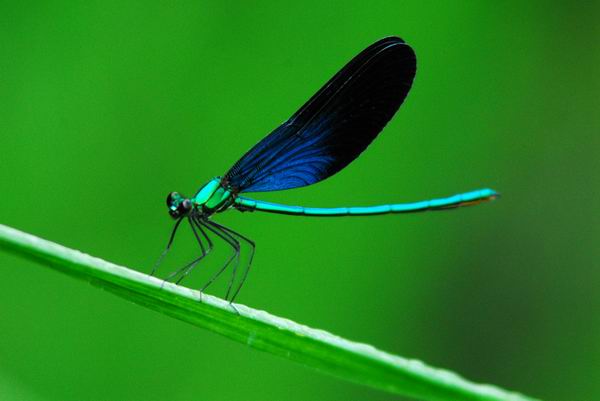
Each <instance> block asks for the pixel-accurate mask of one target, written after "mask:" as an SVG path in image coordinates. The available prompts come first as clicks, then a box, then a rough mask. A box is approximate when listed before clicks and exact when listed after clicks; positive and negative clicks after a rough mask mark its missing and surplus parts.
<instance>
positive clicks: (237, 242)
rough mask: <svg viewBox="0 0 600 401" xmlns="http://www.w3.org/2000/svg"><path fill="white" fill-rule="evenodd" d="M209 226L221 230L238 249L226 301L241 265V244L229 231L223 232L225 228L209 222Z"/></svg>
mask: <svg viewBox="0 0 600 401" xmlns="http://www.w3.org/2000/svg"><path fill="white" fill-rule="evenodd" d="M206 223H207V224H208V225H211V226H212V227H213V228H216V229H220V231H221V233H222V234H223V235H225V236H226V237H227V238H229V240H230V241H232V242H234V243H235V244H236V246H237V248H238V258H237V260H236V263H235V264H234V265H233V269H232V270H231V278H230V279H229V284H227V292H226V293H225V300H228V299H229V294H230V293H231V289H232V288H233V284H234V282H235V277H236V276H237V268H238V266H239V264H240V257H239V250H240V248H241V247H240V242H239V241H238V240H237V239H236V238H235V237H234V236H232V235H231V234H229V233H228V232H227V231H228V230H223V228H222V227H223V226H221V225H219V224H217V223H214V222H212V221H207V222H206ZM231 302H232V301H231V300H230V301H229V303H231Z"/></svg>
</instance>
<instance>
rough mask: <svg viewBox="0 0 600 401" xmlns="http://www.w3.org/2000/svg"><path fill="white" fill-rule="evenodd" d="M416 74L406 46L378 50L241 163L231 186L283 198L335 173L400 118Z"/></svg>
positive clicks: (384, 44)
mask: <svg viewBox="0 0 600 401" xmlns="http://www.w3.org/2000/svg"><path fill="white" fill-rule="evenodd" d="M415 71H416V58H415V54H414V52H413V50H412V49H411V47H410V46H408V45H407V44H406V43H404V41H403V40H402V39H400V38H397V37H389V38H384V39H381V40H379V41H378V42H376V43H374V44H372V45H371V46H369V47H367V48H366V49H365V50H363V51H362V52H361V53H360V54H359V55H357V56H356V57H354V58H353V59H352V60H351V61H350V62H349V63H348V64H347V65H346V66H345V67H344V68H342V69H341V70H340V71H339V72H338V73H337V74H336V75H335V76H334V77H333V78H331V79H330V80H329V82H327V83H326V84H325V86H323V87H322V88H321V89H320V90H319V91H318V92H317V93H316V94H315V95H314V96H313V97H312V98H310V100H309V101H308V102H307V103H306V104H305V105H304V106H302V108H301V109H300V110H298V111H297V112H296V114H294V115H293V116H292V117H291V118H290V119H289V120H288V121H286V122H285V123H283V124H282V125H281V126H280V127H278V128H277V129H275V130H274V131H273V132H272V133H271V134H270V135H268V136H267V137H265V138H264V139H263V140H262V141H260V142H259V143H257V144H256V145H255V146H254V147H253V148H252V149H250V150H249V151H248V152H247V153H246V154H245V155H244V156H243V157H242V158H241V159H240V160H239V161H238V162H237V163H235V165H234V166H233V167H232V168H231V169H230V170H229V171H228V172H227V174H226V175H225V177H224V178H225V182H226V183H227V184H228V185H229V186H230V187H232V188H234V190H236V191H237V192H261V191H276V190H282V189H290V188H297V187H302V186H305V185H310V184H314V183H316V182H319V181H321V180H324V179H325V178H327V177H329V176H331V175H333V174H335V173H336V172H338V171H340V170H341V169H343V168H344V167H346V166H347V165H348V164H349V163H350V162H351V161H352V160H354V159H356V157H358V155H359V154H360V153H361V152H362V151H363V150H365V149H366V148H367V146H369V144H370V143H371V142H372V141H373V139H375V137H376V136H377V134H379V132H380V131H381V130H382V129H383V127H384V126H385V125H386V124H387V122H388V121H389V120H390V119H391V118H392V116H393V115H394V113H395V112H396V111H397V110H398V108H399V107H400V105H401V104H402V102H403V101H404V98H405V97H406V95H407V94H408V91H409V90H410V87H411V84H412V81H413V78H414V76H415Z"/></svg>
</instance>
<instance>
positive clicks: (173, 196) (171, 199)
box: [167, 192, 179, 207]
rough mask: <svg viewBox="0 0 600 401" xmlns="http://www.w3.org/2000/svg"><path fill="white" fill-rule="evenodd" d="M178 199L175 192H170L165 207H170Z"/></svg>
mask: <svg viewBox="0 0 600 401" xmlns="http://www.w3.org/2000/svg"><path fill="white" fill-rule="evenodd" d="M178 197H179V194H178V193H177V192H171V193H170V194H169V195H167V206H168V207H171V205H172V204H173V202H175V199H177V198H178Z"/></svg>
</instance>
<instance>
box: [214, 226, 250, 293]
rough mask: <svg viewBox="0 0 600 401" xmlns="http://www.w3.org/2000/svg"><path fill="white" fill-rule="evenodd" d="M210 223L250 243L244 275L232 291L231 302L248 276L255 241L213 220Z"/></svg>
mask: <svg viewBox="0 0 600 401" xmlns="http://www.w3.org/2000/svg"><path fill="white" fill-rule="evenodd" d="M212 224H214V225H216V226H217V227H219V228H220V229H221V230H223V231H226V232H228V233H230V234H232V235H235V236H237V237H238V238H240V239H242V240H244V241H246V243H247V244H248V245H250V256H249V257H248V263H247V264H246V268H245V270H244V275H243V276H242V280H241V281H240V283H239V284H238V286H237V288H236V290H235V292H234V293H233V296H232V297H231V301H230V302H231V303H233V301H234V300H235V298H236V297H237V295H238V294H239V292H240V290H241V289H242V287H243V286H244V282H245V281H246V278H247V277H248V273H249V272H250V267H251V266H252V259H254V253H255V252H256V243H255V242H254V241H252V240H251V239H250V238H248V237H246V236H244V235H242V234H240V233H238V232H236V231H233V230H232V229H231V228H228V227H225V226H222V225H220V224H219V223H215V222H214V221H213V222H212Z"/></svg>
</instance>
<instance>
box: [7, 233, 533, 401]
mask: <svg viewBox="0 0 600 401" xmlns="http://www.w3.org/2000/svg"><path fill="white" fill-rule="evenodd" d="M0 247H2V248H4V249H6V250H9V251H11V252H13V253H16V254H17V255H20V256H23V257H26V258H29V259H32V260H34V261H36V262H38V263H41V264H43V265H47V266H50V267H52V268H54V269H57V270H60V271H62V272H64V273H67V274H69V275H72V276H75V277H78V278H81V279H84V280H86V281H89V282H91V283H93V284H95V285H97V286H98V287H101V288H103V289H106V290H109V291H111V292H114V293H116V294H118V295H119V296H121V297H123V298H125V299H127V300H130V301H133V302H135V303H138V304H141V305H143V306H146V307H148V308H151V309H155V310H158V311H160V312H162V313H165V314H167V315H169V316H172V317H174V318H176V319H179V320H183V321H185V322H188V323H191V324H193V325H195V326H198V327H203V328H206V329H208V330H211V331H213V332H215V333H219V334H221V335H224V336H226V337H229V338H231V339H233V340H235V341H238V342H241V343H245V344H247V345H248V346H250V347H252V348H256V349H259V350H262V351H266V352H269V353H272V354H275V355H279V356H282V357H284V358H288V359H291V360H294V361H296V362H300V363H302V364H304V365H306V366H310V367H313V368H316V369H318V370H320V371H322V372H325V373H329V374H331V375H334V376H337V377H340V378H343V379H347V380H350V381H353V382H355V383H360V384H364V385H367V386H371V387H375V388H378V389H382V390H386V391H389V392H392V393H396V394H401V395H406V396H410V397H414V398H416V399H420V400H430V401H467V400H485V401H509V400H510V401H534V399H533V398H530V397H526V396H524V395H521V394H517V393H513V392H508V391H505V390H503V389H500V388H498V387H495V386H491V385H484V384H476V383H472V382H469V381H467V380H465V379H463V378H461V377H460V376H458V375H456V374H454V373H452V372H449V371H445V370H440V369H434V368H431V367H429V366H426V365H425V364H423V363H422V362H420V361H416V360H409V359H405V358H402V357H399V356H395V355H391V354H388V353H385V352H383V351H379V350H377V349H375V348H374V347H372V346H370V345H366V344H359V343H355V342H351V341H348V340H345V339H343V338H341V337H337V336H335V335H333V334H330V333H327V332H325V331H322V330H317V329H312V328H310V327H307V326H303V325H300V324H298V323H295V322H292V321H291V320H287V319H283V318H280V317H277V316H273V315H271V314H269V313H267V312H264V311H259V310H256V309H252V308H249V307H247V306H244V305H240V304H236V308H237V310H238V311H239V314H237V313H236V312H235V311H234V310H233V309H232V308H231V307H230V306H229V304H228V303H227V302H226V301H224V300H222V299H219V298H216V297H213V296H210V295H205V294H203V295H202V302H199V299H200V294H199V293H198V292H197V291H193V290H190V289H188V288H184V287H178V286H176V285H173V284H170V283H166V284H164V286H163V287H162V288H161V286H162V285H163V281H162V280H160V279H157V278H155V277H150V276H148V275H145V274H142V273H139V272H137V271H134V270H131V269H127V268H125V267H122V266H117V265H115V264H113V263H110V262H107V261H104V260H102V259H99V258H95V257H93V256H90V255H86V254H84V253H81V252H79V251H76V250H73V249H69V248H65V247H64V246H61V245H58V244H55V243H53V242H49V241H46V240H44V239H41V238H38V237H35V236H33V235H30V234H27V233H24V232H22V231H18V230H15V229H13V228H10V227H7V226H4V225H1V224H0Z"/></svg>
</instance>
